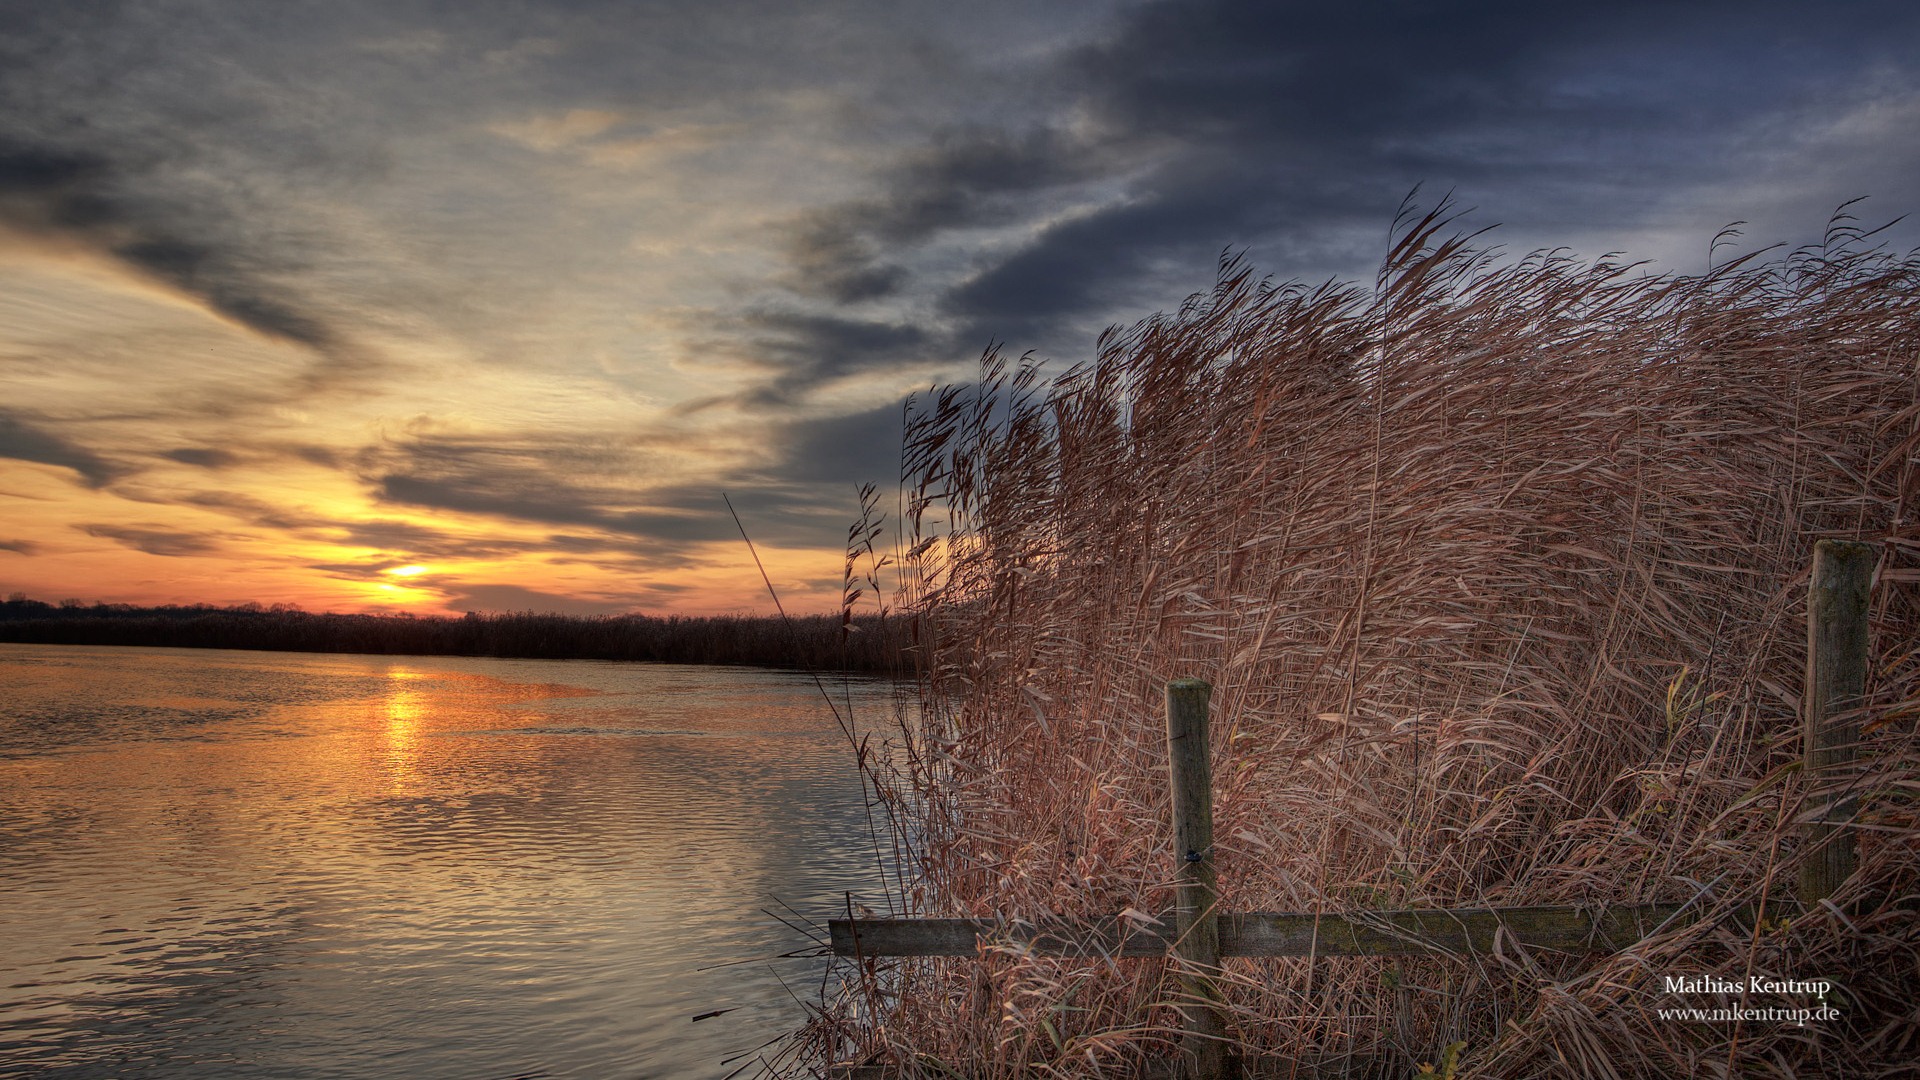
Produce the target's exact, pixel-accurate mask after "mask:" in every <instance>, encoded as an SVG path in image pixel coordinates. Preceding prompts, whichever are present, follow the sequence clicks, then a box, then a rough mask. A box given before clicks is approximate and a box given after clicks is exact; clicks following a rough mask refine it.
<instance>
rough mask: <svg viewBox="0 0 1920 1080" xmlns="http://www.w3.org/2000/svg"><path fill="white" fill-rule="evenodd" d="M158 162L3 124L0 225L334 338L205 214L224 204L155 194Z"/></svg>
mask: <svg viewBox="0 0 1920 1080" xmlns="http://www.w3.org/2000/svg"><path fill="white" fill-rule="evenodd" d="M5 103H6V101H5V98H4V97H0V105H4V104H5ZM80 130H81V131H82V132H84V130H85V129H84V128H82V129H80ZM156 168H157V165H156V163H154V162H152V161H150V160H149V161H142V160H138V159H136V158H135V157H134V156H133V155H132V154H131V153H128V154H126V156H124V157H119V158H116V157H114V156H112V155H111V154H109V153H107V152H104V151H99V150H92V149H74V148H69V147H66V146H62V145H59V144H57V143H52V142H43V141H40V140H37V139H35V138H33V137H32V136H30V135H27V134H25V133H22V132H17V131H16V132H9V131H6V130H5V129H4V128H0V224H4V225H7V226H10V227H12V228H13V229H15V230H18V231H20V232H24V233H28V234H42V235H49V236H56V237H60V238H63V239H65V240H68V241H73V242H78V243H81V244H83V245H85V246H87V247H90V248H92V249H94V250H96V251H99V252H101V253H103V254H106V255H109V256H111V257H113V258H115V259H117V260H119V261H120V262H122V263H124V264H125V265H127V266H128V267H130V268H132V269H134V270H136V271H139V272H141V273H143V274H145V275H146V276H148V277H150V278H153V279H155V280H157V281H161V282H164V283H166V284H168V285H171V286H173V287H174V288H176V289H178V290H180V291H181V292H183V293H186V294H187V295H189V296H194V297H197V298H199V299H200V300H201V301H202V302H204V303H205V304H206V305H207V307H208V308H210V309H211V310H213V311H215V312H218V313H219V314H221V315H224V316H226V317H227V318H229V319H231V320H233V321H234V322H236V323H239V324H240V325H242V326H245V327H248V328H250V329H252V330H254V331H255V332H257V333H260V334H263V335H265V336H267V337H271V338H277V339H280V340H285V341H292V342H297V343H299V344H302V345H308V346H312V347H314V348H320V349H325V348H328V347H331V346H334V345H336V344H338V343H339V342H338V338H337V335H335V334H334V333H333V332H332V331H331V330H330V329H329V328H328V327H327V326H326V324H325V322H324V320H323V319H322V318H320V317H319V316H317V315H315V314H313V313H311V312H308V311H304V310H302V308H303V306H304V305H303V301H302V300H301V299H300V298H299V296H298V294H297V293H296V292H295V291H294V290H292V289H290V288H288V287H286V286H284V285H281V284H279V283H278V282H276V281H275V280H274V278H275V271H274V270H273V269H269V268H265V267H262V266H261V265H260V263H261V261H262V260H263V258H266V257H267V254H268V253H267V252H266V251H264V250H262V249H260V248H256V247H253V246H251V245H248V244H246V243H245V242H244V241H241V240H239V239H237V238H228V237H224V236H223V234H226V233H229V232H231V228H230V227H225V226H219V225H215V224H212V223H211V222H210V221H209V220H208V219H209V217H210V216H211V215H213V214H216V213H220V212H221V211H222V210H224V209H226V208H222V207H216V206H206V207H194V206H191V205H183V204H181V202H180V200H179V197H177V196H175V197H172V198H169V197H167V196H163V195H161V194H159V191H160V189H161V185H160V184H159V183H158V182H157V180H156V178H155V175H154V174H155V170H156Z"/></svg>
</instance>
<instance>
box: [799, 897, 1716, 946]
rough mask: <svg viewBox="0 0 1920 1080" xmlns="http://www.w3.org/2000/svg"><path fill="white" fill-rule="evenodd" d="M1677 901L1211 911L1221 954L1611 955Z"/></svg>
mask: <svg viewBox="0 0 1920 1080" xmlns="http://www.w3.org/2000/svg"><path fill="white" fill-rule="evenodd" d="M1688 914H1689V909H1688V906H1687V905H1685V904H1631V905H1624V904H1623V905H1618V906H1615V907H1609V908H1576V907H1509V908H1431V909H1426V908H1413V909H1403V910H1399V911H1374V912H1358V913H1348V914H1342V915H1314V914H1311V913H1299V912H1272V911H1246V912H1224V911H1223V912H1220V913H1219V914H1218V918H1219V927H1220V955H1221V956H1411V955H1419V954H1423V953H1441V954H1454V955H1470V954H1473V953H1491V952H1494V951H1496V950H1498V949H1500V948H1502V947H1503V946H1519V947H1524V948H1529V949H1549V950H1554V951H1557V952H1618V951H1619V950H1621V949H1625V948H1628V947H1630V946H1632V945H1634V944H1635V943H1636V942H1639V941H1641V940H1642V939H1644V938H1646V937H1649V936H1651V935H1653V934H1655V933H1658V932H1659V931H1660V930H1662V929H1663V928H1667V927H1669V926H1673V925H1679V924H1684V923H1687V922H1690V921H1691V920H1690V919H1689V918H1688ZM827 929H828V932H829V934H830V936H831V938H832V943H833V954H834V955H835V956H855V957H858V956H977V955H979V953H980V952H981V951H982V950H984V949H992V948H1000V947H1013V948H1017V949H1022V950H1027V951H1031V952H1034V953H1038V954H1041V955H1045V956H1079V955H1086V954H1098V955H1107V956H1123V957H1124V956H1133V957H1152V956H1158V957H1164V956H1166V955H1167V954H1168V951H1169V950H1170V949H1172V947H1173V945H1174V940H1175V938H1174V931H1173V917H1172V915H1171V914H1169V915H1166V916H1164V917H1162V918H1161V920H1160V923H1159V925H1154V924H1150V923H1143V922H1142V921H1141V920H1138V919H1129V918H1123V917H1121V916H1117V915H1115V916H1110V917H1108V918H1105V919H1097V920H1089V921H1084V922H1076V921H1068V920H1053V921H1046V922H1039V923H1023V922H1003V921H1000V920H995V919H830V920H828V922H827Z"/></svg>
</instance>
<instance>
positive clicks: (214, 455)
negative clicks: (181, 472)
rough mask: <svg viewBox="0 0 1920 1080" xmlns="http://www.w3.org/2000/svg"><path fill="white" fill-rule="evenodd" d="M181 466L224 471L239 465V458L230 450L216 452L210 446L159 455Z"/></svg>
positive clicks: (188, 448)
mask: <svg viewBox="0 0 1920 1080" xmlns="http://www.w3.org/2000/svg"><path fill="white" fill-rule="evenodd" d="M160 456H161V457H164V458H167V459H168V460H170V461H177V462H179V463H180V464H182V465H193V466H195V467H197V468H202V469H226V468H231V467H232V466H233V465H235V464H237V463H239V461H240V456H239V455H238V454H235V453H233V452H232V451H230V450H216V449H214V448H213V447H210V446H189V447H183V448H181V449H179V450H168V451H166V452H165V453H163V454H161V455H160Z"/></svg>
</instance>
